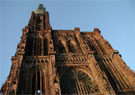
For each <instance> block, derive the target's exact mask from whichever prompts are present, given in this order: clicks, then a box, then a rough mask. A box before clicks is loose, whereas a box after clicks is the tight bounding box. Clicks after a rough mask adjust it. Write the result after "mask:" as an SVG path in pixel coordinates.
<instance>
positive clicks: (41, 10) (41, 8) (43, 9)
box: [35, 4, 46, 14]
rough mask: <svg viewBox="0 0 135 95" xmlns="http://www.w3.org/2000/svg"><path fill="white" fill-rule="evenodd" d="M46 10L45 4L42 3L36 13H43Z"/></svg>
mask: <svg viewBox="0 0 135 95" xmlns="http://www.w3.org/2000/svg"><path fill="white" fill-rule="evenodd" d="M45 11H46V9H45V7H44V6H43V4H40V5H39V6H38V8H37V10H36V11H35V13H37V14H43V13H44V12H45Z"/></svg>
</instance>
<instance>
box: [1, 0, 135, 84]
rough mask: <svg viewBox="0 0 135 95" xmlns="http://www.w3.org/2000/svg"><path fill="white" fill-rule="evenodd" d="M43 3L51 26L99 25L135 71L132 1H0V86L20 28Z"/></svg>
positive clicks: (90, 27)
mask: <svg viewBox="0 0 135 95" xmlns="http://www.w3.org/2000/svg"><path fill="white" fill-rule="evenodd" d="M40 3H42V4H44V6H45V7H46V9H47V11H49V14H50V24H51V26H52V28H53V29H69V30H72V29H74V27H80V30H81V31H93V28H99V29H100V30H101V34H102V35H103V37H104V38H105V39H106V40H108V41H109V42H110V44H111V45H112V47H113V48H114V49H115V50H119V52H120V54H121V55H122V58H123V60H124V61H125V62H126V64H127V65H128V66H129V67H130V68H131V69H132V70H135V60H134V59H135V55H134V54H135V0H74V1H73V0H1V1H0V87H1V85H2V84H3V83H4V82H5V80H6V78H7V77H8V75H9V71H10V68H11V64H12V63H11V56H14V54H15V52H16V47H17V44H18V43H19V41H20V37H21V35H22V29H23V28H24V27H25V26H26V25H27V24H28V21H29V19H30V16H31V12H32V11H34V10H36V8H37V7H38V5H39V4H40Z"/></svg>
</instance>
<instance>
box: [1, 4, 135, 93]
mask: <svg viewBox="0 0 135 95" xmlns="http://www.w3.org/2000/svg"><path fill="white" fill-rule="evenodd" d="M134 77H135V75H134V73H133V72H132V70H130V68H129V67H128V66H127V65H126V64H125V62H124V61H123V60H122V58H121V55H120V54H119V52H118V51H117V50H114V49H113V48H112V47H111V45H110V44H109V42H108V41H107V40H105V39H104V38H103V37H102V35H101V34H100V30H99V29H97V28H95V29H94V30H93V32H83V31H80V29H79V28H75V29H74V30H53V29H52V28H51V26H50V22H49V13H48V12H47V11H46V9H45V8H44V7H43V5H42V4H40V5H39V7H38V9H37V10H36V11H33V12H32V14H31V18H30V20H29V23H28V26H26V27H25V28H24V29H23V30H22V37H21V41H20V43H19V44H18V46H17V50H16V54H15V56H13V57H12V67H11V71H10V74H9V76H8V78H7V80H6V82H5V83H4V85H3V86H2V88H1V93H3V94H4V95H25V94H28V95H31V94H33V95H135V89H134V87H135V78H134Z"/></svg>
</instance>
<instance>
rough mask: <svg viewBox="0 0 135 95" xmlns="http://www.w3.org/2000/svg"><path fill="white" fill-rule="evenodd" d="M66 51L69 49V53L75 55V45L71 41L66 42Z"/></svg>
mask: <svg viewBox="0 0 135 95" xmlns="http://www.w3.org/2000/svg"><path fill="white" fill-rule="evenodd" d="M67 43H68V49H69V52H72V53H76V48H75V44H74V43H73V41H71V40H70V41H68V42H67Z"/></svg>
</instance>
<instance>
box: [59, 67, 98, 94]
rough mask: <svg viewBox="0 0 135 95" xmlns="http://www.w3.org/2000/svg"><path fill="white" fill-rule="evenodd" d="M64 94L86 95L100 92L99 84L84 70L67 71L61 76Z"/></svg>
mask: <svg viewBox="0 0 135 95" xmlns="http://www.w3.org/2000/svg"><path fill="white" fill-rule="evenodd" d="M60 86H61V92H62V95H64V94H66V95H69V94H70V95H86V94H91V93H95V92H98V87H97V85H96V84H95V83H94V82H93V81H92V79H91V78H90V77H89V76H88V75H87V74H86V73H84V72H82V71H72V70H67V71H65V72H64V73H63V74H62V76H61V78H60Z"/></svg>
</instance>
